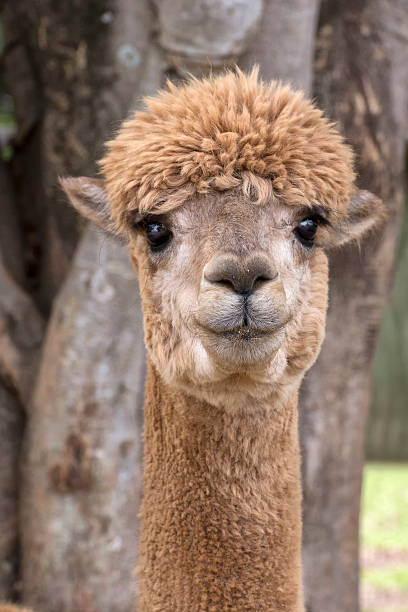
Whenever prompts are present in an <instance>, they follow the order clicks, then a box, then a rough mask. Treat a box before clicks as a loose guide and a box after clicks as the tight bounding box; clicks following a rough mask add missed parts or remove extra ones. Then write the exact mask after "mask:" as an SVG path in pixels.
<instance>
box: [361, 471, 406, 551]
mask: <svg viewBox="0 0 408 612" xmlns="http://www.w3.org/2000/svg"><path fill="white" fill-rule="evenodd" d="M361 516H362V518H361V541H362V545H363V547H368V548H379V549H393V550H406V551H408V465H407V464H384V463H383V464H379V463H369V464H367V465H366V468H365V474H364V485H363V497H362V514H361Z"/></svg>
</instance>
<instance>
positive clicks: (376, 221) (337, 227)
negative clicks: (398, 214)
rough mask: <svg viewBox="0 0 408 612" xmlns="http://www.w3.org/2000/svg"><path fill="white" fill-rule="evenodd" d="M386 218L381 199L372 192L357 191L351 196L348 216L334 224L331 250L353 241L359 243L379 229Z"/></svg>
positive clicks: (331, 234)
mask: <svg viewBox="0 0 408 612" xmlns="http://www.w3.org/2000/svg"><path fill="white" fill-rule="evenodd" d="M386 218H387V211H386V208H385V206H384V204H383V202H382V200H380V198H377V196H375V195H374V194H372V193H371V192H370V191H366V190H361V189H358V190H356V192H355V193H354V194H353V195H352V196H351V199H350V205H349V208H348V211H347V216H346V217H345V218H344V219H342V220H341V221H340V222H338V223H337V224H336V223H333V231H332V232H330V245H329V248H331V247H338V246H342V245H343V244H346V243H347V242H351V241H352V240H354V241H357V242H358V241H359V240H360V239H361V238H362V237H363V236H364V235H365V234H366V233H368V232H370V231H372V230H376V229H377V228H379V227H380V226H381V225H382V223H383V222H384V221H385V220H386Z"/></svg>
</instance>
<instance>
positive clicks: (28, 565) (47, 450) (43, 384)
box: [21, 230, 144, 612]
mask: <svg viewBox="0 0 408 612" xmlns="http://www.w3.org/2000/svg"><path fill="white" fill-rule="evenodd" d="M143 379H144V347H143V332H142V318H141V309H140V303H139V297H138V290H137V283H136V280H135V274H134V271H133V269H132V266H131V264H130V261H128V257H127V254H126V252H125V250H124V248H123V246H122V245H120V244H116V243H114V242H113V240H112V239H110V238H107V237H105V236H102V235H101V234H98V235H97V234H96V230H92V231H89V232H87V233H86V236H85V237H84V239H83V241H82V242H81V246H80V248H79V250H78V252H77V255H76V257H75V260H74V262H73V264H72V268H71V272H70V274H69V277H68V279H67V281H66V283H65V285H64V287H63V288H62V290H61V292H60V295H59V297H58V299H57V301H56V303H55V306H54V309H53V313H52V317H51V322H50V325H49V328H48V333H47V339H46V342H45V347H44V354H43V359H42V363H41V370H40V373H39V377H38V382H37V385H36V389H35V394H34V399H33V404H32V407H31V414H30V419H29V423H28V428H27V433H26V438H25V456H24V479H23V489H22V500H23V503H22V523H21V526H22V548H23V600H24V601H25V603H27V604H30V605H31V606H33V608H34V609H35V610H41V611H42V612H47V611H50V612H51V611H56V610H58V611H62V610H64V611H70V612H74V611H75V612H85V611H86V612H89V611H91V610H92V611H93V610H95V612H96V611H97V612H104V611H106V612H124V611H126V610H130V609H131V602H132V600H133V599H134V591H135V586H134V582H135V581H134V576H133V570H134V567H135V565H136V559H137V538H138V528H137V523H138V521H137V513H138V507H139V502H140V492H141V480H140V479H141V470H140V464H141V446H142V442H141V430H142V407H143V385H142V384H141V381H143Z"/></svg>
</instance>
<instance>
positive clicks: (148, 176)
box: [62, 71, 382, 407]
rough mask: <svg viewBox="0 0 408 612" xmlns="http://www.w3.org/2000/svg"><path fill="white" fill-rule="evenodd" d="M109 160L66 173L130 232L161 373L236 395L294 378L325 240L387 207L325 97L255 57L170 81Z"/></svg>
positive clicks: (368, 223) (76, 188)
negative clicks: (223, 71) (248, 63)
mask: <svg viewBox="0 0 408 612" xmlns="http://www.w3.org/2000/svg"><path fill="white" fill-rule="evenodd" d="M101 165H102V169H103V173H104V179H103V180H97V179H87V178H79V179H64V180H63V181H62V184H63V187H64V189H65V191H66V192H67V194H68V196H69V198H70V200H71V202H72V203H73V204H74V206H75V207H76V208H77V209H78V210H79V211H80V212H81V213H82V214H84V215H85V216H86V217H88V218H90V219H91V220H93V221H94V222H96V223H97V224H98V225H100V226H102V227H103V228H104V229H107V230H108V231H111V232H113V233H116V234H120V235H121V236H122V238H123V239H124V240H125V241H126V243H127V244H128V246H129V249H130V253H131V258H132V261H133V262H134V264H135V267H136V270H137V272H138V276H139V283H140V290H141V295H142V303H143V310H144V316H145V335H146V344H147V348H148V351H149V355H150V358H151V359H152V362H153V364H154V365H155V367H156V368H157V370H158V371H159V372H160V374H161V375H162V377H163V378H164V380H165V381H166V382H168V383H169V384H171V385H173V386H176V387H179V388H182V389H184V390H186V391H188V392H189V393H192V394H195V395H198V396H200V397H204V398H205V399H207V400H209V401H210V402H212V403H215V404H219V403H222V404H223V405H226V404H228V405H229V406H230V407H233V406H235V405H238V404H237V402H238V403H240V402H241V399H242V398H243V397H244V398H245V401H248V399H252V400H255V401H259V400H261V399H262V398H263V397H265V396H267V395H269V394H270V393H271V392H273V389H274V388H278V387H279V388H282V384H283V383H285V384H289V385H292V386H293V385H298V384H299V382H300V379H301V377H302V375H303V374H304V372H305V371H306V370H307V369H308V368H309V367H310V366H311V365H312V363H313V362H314V360H315V359H316V357H317V354H318V351H319V348H320V344H321V341H322V339H323V335H324V323H325V313H326V306H327V259H326V255H325V251H326V250H327V249H329V248H332V247H335V246H338V245H340V244H342V243H345V242H347V241H348V240H352V239H358V238H359V237H360V236H361V235H362V233H364V232H365V231H366V230H367V229H369V228H371V227H373V226H375V225H376V224H377V222H378V220H379V219H380V218H381V216H382V206H381V203H380V202H379V201H378V199H377V198H375V197H374V196H372V195H371V194H369V193H368V192H361V191H358V190H356V188H355V187H354V186H353V180H354V174H353V169H352V153H351V151H350V149H349V147H348V146H347V145H345V144H344V142H343V141H342V139H341V137H340V136H339V134H338V133H337V132H336V130H335V129H334V128H333V126H332V125H330V124H329V123H328V121H327V120H326V119H325V118H324V117H323V116H322V113H321V112H320V111H319V110H317V109H316V108H315V107H314V106H313V105H312V103H311V102H309V101H307V100H304V99H303V97H302V95H301V94H299V93H295V92H293V91H292V90H291V89H289V88H288V87H282V86H279V85H277V84H271V85H269V86H266V85H264V84H263V83H260V82H259V81H258V78H257V74H256V71H254V72H253V73H252V74H251V75H249V76H246V75H243V74H242V73H240V72H237V73H229V74H227V75H224V76H221V77H217V78H211V79H206V80H203V81H197V80H192V81H191V82H190V83H189V84H187V85H185V86H183V87H180V88H175V87H173V86H171V85H170V86H169V89H168V90H167V91H164V92H162V93H160V94H159V95H158V96H157V97H156V98H152V99H149V100H147V110H146V111H145V112H137V113H136V114H135V115H134V117H133V118H132V119H130V120H129V121H127V122H125V123H124V124H123V126H122V128H121V129H120V131H119V133H118V135H117V137H116V138H115V140H113V141H112V142H110V143H108V150H107V154H106V156H105V157H104V159H103V160H102V162H101Z"/></svg>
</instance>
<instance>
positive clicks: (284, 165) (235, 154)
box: [101, 69, 354, 226]
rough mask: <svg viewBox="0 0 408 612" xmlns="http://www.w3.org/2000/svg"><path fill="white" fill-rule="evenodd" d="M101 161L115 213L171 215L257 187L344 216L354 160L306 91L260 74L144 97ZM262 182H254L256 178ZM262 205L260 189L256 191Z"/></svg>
mask: <svg viewBox="0 0 408 612" xmlns="http://www.w3.org/2000/svg"><path fill="white" fill-rule="evenodd" d="M145 102H146V107H147V109H146V111H143V112H140V111H139V112H136V113H135V114H134V115H133V117H132V118H131V119H129V120H128V121H125V122H124V123H123V125H122V127H121V128H120V130H119V133H118V135H117V137H116V138H115V139H114V140H112V141H110V142H108V143H107V147H108V151H107V153H106V155H105V157H104V158H103V159H102V161H101V167H102V170H103V172H104V174H105V179H106V189H107V192H108V196H109V198H110V201H111V205H112V216H113V218H114V219H115V221H116V222H117V223H118V225H119V226H121V225H123V224H126V223H127V222H128V221H127V218H128V216H129V212H131V211H139V212H141V213H144V212H147V211H159V210H163V211H164V210H169V209H170V208H174V207H176V206H179V205H180V204H181V203H182V202H183V201H185V199H186V198H187V197H189V196H191V195H193V194H194V193H202V192H206V191H207V190H208V189H209V188H214V189H218V190H224V189H229V188H232V187H236V186H237V185H239V184H240V183H242V184H243V185H244V187H245V185H246V186H247V187H248V184H249V183H251V182H252V183H253V184H255V185H258V192H259V185H261V184H264V185H265V183H266V182H267V183H268V184H269V187H270V188H269V189H266V190H265V189H264V193H265V192H269V193H270V194H272V195H273V196H275V197H281V198H282V200H283V201H284V202H285V203H287V204H294V203H296V204H299V203H301V204H306V205H309V204H310V205H313V204H316V203H318V204H321V205H323V206H325V207H327V208H328V209H332V210H335V211H336V212H337V213H338V214H342V213H345V212H346V210H347V207H348V202H349V198H350V194H351V191H352V183H353V179H354V174H353V155H352V151H351V149H350V147H348V146H347V145H346V144H344V141H343V139H342V137H341V136H340V135H339V133H338V132H337V131H336V130H335V129H334V127H333V125H332V124H330V123H329V122H328V120H327V119H326V118H325V117H323V115H322V112H321V111H320V110H319V109H317V108H315V106H314V105H313V103H312V102H310V101H309V100H305V99H304V97H303V95H302V93H300V92H294V91H293V90H292V89H291V88H290V87H288V86H282V85H281V84H279V83H276V82H272V83H270V84H265V83H263V82H262V81H260V80H259V79H258V70H257V69H254V70H253V71H252V72H251V73H250V74H249V75H246V74H243V73H242V72H241V71H239V70H236V71H235V72H228V73H226V74H225V75H222V76H216V77H210V78H207V79H204V80H198V79H195V78H193V79H191V80H190V82H188V83H187V84H186V85H183V86H178V87H176V86H174V85H173V84H171V83H168V89H167V90H164V91H161V92H160V93H159V94H158V95H157V96H156V97H153V98H148V99H146V101H145ZM251 177H252V179H254V180H253V181H251ZM257 197H258V199H259V200H260V199H261V198H260V196H259V193H258V195H257Z"/></svg>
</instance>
